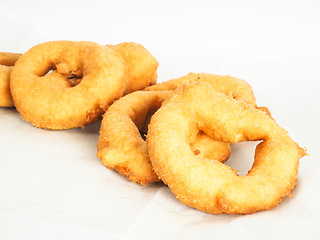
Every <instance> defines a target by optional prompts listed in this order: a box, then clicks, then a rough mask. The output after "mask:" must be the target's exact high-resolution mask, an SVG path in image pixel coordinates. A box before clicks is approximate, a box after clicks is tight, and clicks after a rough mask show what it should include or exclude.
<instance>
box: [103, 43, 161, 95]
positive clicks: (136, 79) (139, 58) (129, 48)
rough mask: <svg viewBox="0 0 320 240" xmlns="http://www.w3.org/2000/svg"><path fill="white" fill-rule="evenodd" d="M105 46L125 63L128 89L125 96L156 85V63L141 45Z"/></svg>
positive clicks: (121, 44)
mask: <svg viewBox="0 0 320 240" xmlns="http://www.w3.org/2000/svg"><path fill="white" fill-rule="evenodd" d="M106 46H107V47H109V48H111V49H113V50H114V51H116V52H117V53H119V54H120V56H121V57H122V58H123V59H124V61H125V62H126V63H127V66H128V71H129V87H128V88H127V90H126V91H125V94H128V93H131V92H134V91H137V90H141V89H143V88H145V87H147V86H149V85H153V84H156V82H157V77H158V75H157V68H158V65H159V64H158V61H157V60H156V59H155V57H153V56H152V55H151V53H150V52H149V51H148V50H146V49H145V48H144V47H143V46H142V45H141V44H139V43H133V42H124V43H120V44H117V45H106Z"/></svg>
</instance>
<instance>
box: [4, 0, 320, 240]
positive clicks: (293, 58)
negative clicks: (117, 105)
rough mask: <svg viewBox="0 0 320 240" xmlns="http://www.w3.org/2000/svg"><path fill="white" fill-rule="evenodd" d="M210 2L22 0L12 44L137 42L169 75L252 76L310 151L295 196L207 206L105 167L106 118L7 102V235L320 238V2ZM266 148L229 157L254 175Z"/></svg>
mask: <svg viewBox="0 0 320 240" xmlns="http://www.w3.org/2000/svg"><path fill="white" fill-rule="evenodd" d="M200 2H201V1H200ZM200 2H197V3H194V4H195V5H193V4H189V3H187V2H186V1H183V2H179V1H177V2H172V1H170V2H166V1H163V2H162V3H161V4H158V5H157V6H153V5H152V4H151V5H150V3H149V2H148V1H142V2H141V5H138V4H133V3H132V2H131V1H115V2H112V3H109V2H108V1H105V2H104V3H100V2H98V1H92V2H90V4H89V5H87V4H82V3H80V2H79V1H77V2H75V1H74V2H73V3H71V2H66V1H63V2H60V1H57V2H55V4H50V5H46V4H45V3H44V2H43V3H42V2H41V3H40V2H39V3H38V2H36V1H25V2H23V3H20V2H19V3H18V2H15V1H14V0H13V1H10V2H6V3H5V4H3V5H2V6H1V9H0V26H1V29H2V34H1V38H0V47H1V49H0V51H6V52H25V51H27V50H28V49H29V48H30V47H32V46H34V45H36V44H38V43H40V42H45V41H49V40H62V39H66V40H87V41H95V42H98V43H101V44H117V43H120V42H124V41H134V42H139V43H141V44H142V45H144V46H145V47H146V48H147V49H148V50H149V51H150V52H151V53H152V54H153V55H154V56H155V57H156V58H157V59H158V61H159V64H160V65H159V69H158V76H159V79H158V81H159V82H162V81H166V80H169V79H172V78H177V77H180V76H183V75H186V74H187V73H189V72H206V73H214V74H221V75H231V76H235V77H238V78H242V79H244V80H246V81H247V82H248V83H249V84H250V85H251V86H252V88H253V90H254V94H255V96H256V98H257V104H258V105H259V106H266V107H268V108H269V109H270V111H271V113H272V116H273V117H274V118H275V120H276V121H277V123H279V125H280V126H282V127H283V128H285V129H286V130H287V131H288V132H289V133H290V136H291V137H292V138H293V140H294V141H296V142H298V143H299V145H300V146H302V147H306V148H307V149H308V151H307V152H308V154H309V156H306V157H304V158H302V159H301V162H300V166H299V175H298V184H297V186H296V188H295V189H294V191H293V193H292V197H291V198H286V199H285V200H284V201H283V202H281V203H280V204H279V206H277V207H276V208H274V209H273V210H270V211H263V212H259V213H255V214H251V215H245V216H239V215H235V216H232V215H231V216H230V215H221V216H215V215H210V214H207V213H203V212H200V211H198V210H195V209H192V208H189V207H187V206H185V205H184V204H182V203H181V202H180V201H178V200H177V199H176V198H175V196H174V195H173V194H172V193H171V192H170V190H169V189H168V187H166V186H165V185H163V184H160V183H158V184H151V185H149V186H140V185H138V184H134V183H132V182H129V181H128V180H127V179H126V178H124V177H123V176H121V175H119V174H118V173H117V172H115V171H112V170H109V169H107V168H106V167H104V166H103V165H102V164H101V162H100V159H99V158H97V157H96V156H95V155H96V152H97V150H96V144H97V140H98V136H99V127H100V126H99V124H100V123H95V124H93V125H89V126H87V127H85V128H84V129H80V128H79V129H71V130H63V131H50V130H44V129H38V128H35V127H33V126H32V125H31V124H30V123H28V122H26V121H24V120H23V119H22V118H21V117H20V115H19V113H18V112H17V111H16V110H15V109H14V108H9V109H8V108H0V239H6V240H8V239H12V240H17V239H35V240H36V239H290V240H292V239H320V232H319V230H318V228H319V226H320V204H319V197H320V179H319V167H320V164H319V159H320V150H319V149H320V148H319V137H318V136H319V135H320V131H319V122H320V108H319V97H318V92H319V89H320V79H319V76H320V68H319V66H320V58H319V56H320V46H319V42H320V33H319V31H317V29H318V23H319V22H320V17H319V14H318V13H319V11H320V7H319V6H320V4H319V3H317V2H311V1H303V2H302V1H301V2H299V1H296V2H295V4H292V1H290V4H287V3H285V2H286V1H269V2H268V4H267V5H261V6H260V5H255V4H253V3H252V2H250V1H247V0H245V1H241V3H240V2H238V1H230V2H229V1H219V2H216V1H208V2H210V3H202V2H201V3H200ZM75 5H76V6H77V11H76V12H75V11H74V10H72V9H74V6H75ZM17 6H19V8H18V7H17ZM62 6H63V7H62ZM71 13H74V14H71ZM57 16H58V17H57ZM254 147H255V143H240V144H236V145H234V146H232V155H231V159H230V160H229V161H228V162H227V164H229V165H230V166H232V167H234V168H236V169H237V170H239V171H240V172H241V173H242V174H245V172H246V171H248V170H249V168H250V167H251V164H252V161H253V154H254Z"/></svg>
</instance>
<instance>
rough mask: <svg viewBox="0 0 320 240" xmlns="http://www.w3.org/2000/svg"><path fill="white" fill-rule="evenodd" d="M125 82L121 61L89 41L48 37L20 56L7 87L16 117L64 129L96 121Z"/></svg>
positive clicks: (125, 84)
mask: <svg viewBox="0 0 320 240" xmlns="http://www.w3.org/2000/svg"><path fill="white" fill-rule="evenodd" d="M127 86H128V72H127V68H126V66H125V63H124V61H123V59H122V58H121V57H120V56H119V55H118V54H117V53H116V52H114V51H113V50H112V49H110V48H108V47H104V46H101V45H99V44H97V43H92V42H72V41H52V42H46V43H42V44H39V45H37V46H34V47H33V48H31V49H30V50H29V51H27V52H26V53H25V54H23V55H22V56H21V57H20V58H19V60H18V61H17V62H16V65H15V67H14V69H13V71H12V74H11V79H10V89H11V93H12V97H13V101H14V105H15V106H16V108H17V110H18V111H19V112H20V114H21V116H22V117H23V118H24V119H25V120H26V121H28V122H30V123H32V124H33V125H34V126H36V127H40V128H46V129H68V128H75V127H83V126H85V125H87V124H89V123H92V122H95V121H97V120H99V119H100V117H101V115H102V114H103V112H104V110H105V109H107V107H108V106H109V105H110V104H111V103H112V102H113V101H114V100H115V99H117V98H119V97H121V96H122V95H123V93H124V91H125V90H126V88H127Z"/></svg>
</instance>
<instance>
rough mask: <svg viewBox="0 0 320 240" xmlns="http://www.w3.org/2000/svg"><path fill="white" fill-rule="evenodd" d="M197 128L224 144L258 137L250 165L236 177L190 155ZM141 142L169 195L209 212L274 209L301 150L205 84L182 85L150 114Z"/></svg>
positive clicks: (249, 109)
mask: <svg viewBox="0 0 320 240" xmlns="http://www.w3.org/2000/svg"><path fill="white" fill-rule="evenodd" d="M177 122H179V124H175V123H177ZM199 131H203V132H204V133H205V134H206V135H208V136H209V137H211V138H214V139H218V140H221V141H225V142H230V143H237V142H240V141H260V140H262V142H261V143H260V144H259V145H258V146H257V148H256V151H255V161H254V164H253V166H252V169H251V170H250V171H249V172H248V174H247V175H246V176H238V175H237V171H235V170H233V169H232V168H230V167H229V166H227V165H225V164H223V163H221V162H219V161H212V160H208V159H207V158H204V157H202V156H197V155H195V154H194V153H193V152H192V151H191V150H190V147H189V146H188V142H189V139H190V137H192V136H195V135H196V134H197V133H198V132H199ZM147 143H148V152H149V157H150V159H151V162H152V165H153V167H154V170H155V172H156V173H157V174H158V176H159V177H160V179H162V180H163V182H164V183H166V184H167V185H168V186H169V188H170V190H171V191H172V192H173V193H174V194H175V196H176V197H177V198H178V199H179V200H180V201H181V202H183V203H185V204H186V205H188V206H190V207H194V208H197V209H199V210H201V211H204V212H208V213H211V214H222V213H229V214H249V213H254V212H257V211H261V210H266V209H271V208H274V207H275V206H277V205H278V204H279V202H281V201H282V200H283V198H284V197H287V196H290V193H291V191H292V190H293V188H294V187H295V185H296V181H297V173H298V166H299V159H300V158H301V157H303V156H304V155H305V154H306V153H305V149H302V148H300V147H299V146H298V144H297V143H295V142H294V141H293V140H292V139H291V138H290V136H289V134H288V133H287V132H286V131H285V130H284V129H283V128H281V127H280V126H279V125H278V124H277V123H276V122H275V121H274V120H273V119H272V118H270V117H269V116H268V114H267V113H266V112H264V111H262V110H259V109H257V108H255V107H253V106H252V105H249V104H246V103H244V102H243V101H236V100H234V99H232V98H231V97H229V96H226V95H224V94H221V93H218V92H216V91H214V89H213V88H212V86H211V85H209V84H208V83H205V82H194V83H190V84H188V85H187V86H186V87H184V88H183V89H182V90H181V91H180V92H179V93H178V94H176V95H175V96H173V97H171V98H170V99H169V100H167V101H166V102H165V103H164V104H163V106H162V107H161V108H160V109H159V110H158V111H157V112H156V113H155V114H154V115H153V117H152V118H151V122H150V124H149V131H148V135H147Z"/></svg>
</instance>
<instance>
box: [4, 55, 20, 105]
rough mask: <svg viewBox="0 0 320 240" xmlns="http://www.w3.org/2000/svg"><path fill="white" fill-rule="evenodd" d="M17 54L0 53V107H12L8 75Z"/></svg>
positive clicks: (17, 56) (16, 58)
mask: <svg viewBox="0 0 320 240" xmlns="http://www.w3.org/2000/svg"><path fill="white" fill-rule="evenodd" d="M20 56H21V54H19V53H7V52H0V107H13V100H12V97H11V93H10V84H9V83H10V74H11V71H12V68H13V66H14V64H15V63H16V61H17V60H18V58H19V57H20Z"/></svg>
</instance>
